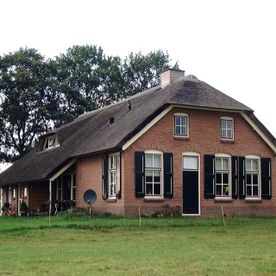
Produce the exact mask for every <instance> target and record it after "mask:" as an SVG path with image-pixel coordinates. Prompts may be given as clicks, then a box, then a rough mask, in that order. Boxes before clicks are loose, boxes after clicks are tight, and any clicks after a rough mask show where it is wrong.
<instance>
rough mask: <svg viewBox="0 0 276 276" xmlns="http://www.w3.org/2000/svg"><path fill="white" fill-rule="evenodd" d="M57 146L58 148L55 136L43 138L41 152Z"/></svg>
mask: <svg viewBox="0 0 276 276" xmlns="http://www.w3.org/2000/svg"><path fill="white" fill-rule="evenodd" d="M57 146H58V141H57V136H56V135H51V136H49V137H46V138H45V143H44V147H43V150H46V149H52V148H54V147H57Z"/></svg>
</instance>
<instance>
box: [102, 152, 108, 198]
mask: <svg viewBox="0 0 276 276" xmlns="http://www.w3.org/2000/svg"><path fill="white" fill-rule="evenodd" d="M102 193H103V194H102V196H103V199H107V198H108V155H103V156H102Z"/></svg>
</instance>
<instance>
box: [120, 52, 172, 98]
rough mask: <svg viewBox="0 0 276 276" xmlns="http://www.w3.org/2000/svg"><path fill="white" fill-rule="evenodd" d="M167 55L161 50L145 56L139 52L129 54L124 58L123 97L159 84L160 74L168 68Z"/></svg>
mask: <svg viewBox="0 0 276 276" xmlns="http://www.w3.org/2000/svg"><path fill="white" fill-rule="evenodd" d="M169 62H170V59H169V55H168V53H164V52H163V51H162V50H158V51H152V52H150V53H148V54H146V55H143V54H142V53H141V52H139V53H137V54H134V53H130V54H129V56H128V57H126V58H125V60H124V64H123V68H124V80H125V85H126V87H125V96H128V95H134V94H136V93H138V92H141V91H143V90H146V89H149V88H151V87H154V86H156V85H158V84H159V83H160V79H159V76H160V74H161V73H162V72H163V71H165V70H167V69H168V68H169Z"/></svg>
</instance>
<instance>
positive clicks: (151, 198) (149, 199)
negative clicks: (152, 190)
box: [144, 196, 164, 202]
mask: <svg viewBox="0 0 276 276" xmlns="http://www.w3.org/2000/svg"><path fill="white" fill-rule="evenodd" d="M144 201H146V202H158V201H164V197H161V196H145V197H144Z"/></svg>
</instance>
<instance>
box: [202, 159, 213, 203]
mask: <svg viewBox="0 0 276 276" xmlns="http://www.w3.org/2000/svg"><path fill="white" fill-rule="evenodd" d="M214 160H215V156H214V155H205V156H204V166H205V171H204V172H205V189H204V194H205V198H214V197H215V174H214V171H215V168H214Z"/></svg>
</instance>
